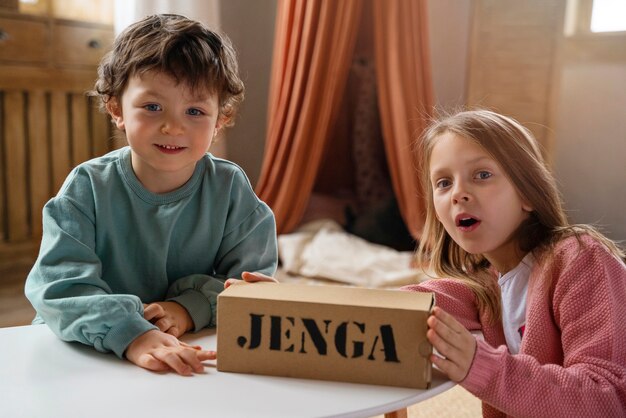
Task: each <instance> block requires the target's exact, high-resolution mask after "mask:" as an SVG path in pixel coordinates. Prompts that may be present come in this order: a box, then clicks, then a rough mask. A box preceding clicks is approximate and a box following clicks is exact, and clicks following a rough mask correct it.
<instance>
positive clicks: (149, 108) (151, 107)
mask: <svg viewBox="0 0 626 418" xmlns="http://www.w3.org/2000/svg"><path fill="white" fill-rule="evenodd" d="M143 108H144V109H146V110H147V111H148V112H158V111H159V110H161V106H159V105H158V104H154V103H150V104H147V105H145V106H144V107H143Z"/></svg>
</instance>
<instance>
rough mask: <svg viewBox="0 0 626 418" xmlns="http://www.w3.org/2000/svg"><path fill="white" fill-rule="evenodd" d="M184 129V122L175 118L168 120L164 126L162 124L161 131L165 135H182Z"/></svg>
mask: <svg viewBox="0 0 626 418" xmlns="http://www.w3.org/2000/svg"><path fill="white" fill-rule="evenodd" d="M184 130H185V129H184V127H183V124H182V123H180V122H179V121H177V120H176V119H174V118H172V119H168V120H166V121H165V123H163V126H161V133H162V134H163V135H171V136H176V135H181V134H182V133H183V132H184Z"/></svg>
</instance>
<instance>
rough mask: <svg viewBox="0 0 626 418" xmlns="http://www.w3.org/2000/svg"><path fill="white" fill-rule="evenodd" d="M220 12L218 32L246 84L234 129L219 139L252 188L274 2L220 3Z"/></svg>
mask: <svg viewBox="0 0 626 418" xmlns="http://www.w3.org/2000/svg"><path fill="white" fill-rule="evenodd" d="M220 12H221V15H220V19H221V26H222V30H223V31H224V32H225V33H226V34H228V36H229V37H230V39H231V40H232V42H233V44H234V45H235V48H236V50H237V53H238V54H239V65H240V72H241V76H242V79H243V81H244V83H245V85H246V93H245V99H244V101H243V104H242V106H241V108H240V110H239V115H238V116H237V119H236V121H235V122H236V123H235V126H234V127H232V128H229V129H228V130H227V131H226V133H225V135H226V138H225V139H223V140H225V142H226V148H227V157H228V159H229V160H231V161H233V162H235V163H237V164H239V165H240V166H241V167H242V168H243V169H244V170H245V171H246V174H247V175H248V177H249V178H250V182H251V183H252V185H253V186H254V185H255V184H256V182H257V180H258V178H259V173H260V171H261V163H262V161H263V151H264V148H265V129H266V126H267V96H268V91H269V79H270V70H271V65H272V49H273V43H274V20H275V17H276V0H254V1H250V0H222V1H221V5H220Z"/></svg>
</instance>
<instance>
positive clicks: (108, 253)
mask: <svg viewBox="0 0 626 418" xmlns="http://www.w3.org/2000/svg"><path fill="white" fill-rule="evenodd" d="M276 265H277V247H276V226H275V222H274V215H273V214H272V211H271V210H270V208H269V207H268V206H267V205H266V204H265V203H263V202H262V201H261V200H259V198H258V197H257V196H256V195H255V194H254V191H253V190H252V187H251V186H250V182H249V181H248V179H247V177H246V176H245V174H244V173H243V171H242V170H241V168H239V167H238V166H237V165H235V164H233V163H231V162H229V161H225V160H222V159H218V158H215V157H213V156H212V155H211V154H206V155H205V156H204V157H203V158H202V159H201V160H200V161H199V162H198V163H197V164H196V169H195V171H194V173H193V175H192V177H191V179H189V181H188V182H187V183H185V184H184V185H183V186H182V187H180V188H179V189H177V190H175V191H173V192H170V193H166V194H154V193H151V192H149V191H148V190H146V189H145V188H144V187H143V186H142V185H141V183H140V182H139V180H138V179H137V177H136V176H135V174H134V172H133V170H132V167H131V162H130V148H128V147H125V148H122V149H119V150H116V151H113V152H111V153H109V154H107V155H105V156H103V157H100V158H96V159H93V160H91V161H87V162H85V163H83V164H81V165H79V166H78V167H76V168H75V169H73V170H72V172H71V173H70V174H69V176H68V177H67V179H66V180H65V183H64V184H63V186H62V187H61V190H60V191H59V193H58V194H57V196H55V197H54V198H52V199H51V200H50V201H49V202H48V203H47V204H46V205H45V207H44V210H43V239H42V242H41V249H40V252H39V257H38V258H37V261H36V262H35V265H34V266H33V269H32V270H31V272H30V273H29V275H28V278H27V280H26V287H25V293H26V296H27V297H28V299H29V300H30V302H31V303H32V305H33V307H34V308H35V310H36V311H37V316H36V317H35V319H34V320H33V323H44V322H45V323H46V324H48V326H49V327H50V328H51V329H52V331H53V332H54V333H55V334H57V335H58V336H59V337H60V338H61V339H63V340H66V341H79V342H81V343H83V344H87V345H91V346H94V347H95V348H96V349H97V350H98V351H103V352H109V351H113V352H114V353H115V354H116V355H118V356H119V357H122V356H123V355H124V352H125V350H126V348H127V346H128V345H129V344H130V343H131V342H132V341H133V340H134V339H135V338H137V337H138V336H139V335H141V334H143V333H144V332H146V331H148V330H151V329H156V327H155V326H154V325H153V324H151V323H150V322H148V321H146V320H145V319H144V318H143V303H151V302H157V301H163V300H170V301H176V302H178V303H180V304H181V305H182V306H184V307H185V308H186V309H187V311H188V312H189V314H190V316H191V318H192V319H193V322H194V326H195V330H196V331H197V330H199V329H201V328H204V327H207V326H209V327H212V326H215V323H216V303H217V295H218V294H219V293H220V292H221V291H222V290H223V288H224V280H225V279H227V278H231V277H232V278H241V273H242V272H243V271H258V272H261V273H265V274H268V275H272V274H274V272H275V270H276Z"/></svg>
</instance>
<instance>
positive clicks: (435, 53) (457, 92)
mask: <svg viewBox="0 0 626 418" xmlns="http://www.w3.org/2000/svg"><path fill="white" fill-rule="evenodd" d="M471 6H472V2H471V1H466V0H429V1H428V22H429V35H430V48H431V59H432V71H433V86H434V90H435V98H436V102H437V106H438V107H439V108H441V109H446V110H450V109H454V108H456V107H458V106H462V105H464V104H465V99H466V90H467V88H466V82H467V67H468V65H467V58H468V48H469V38H470V26H471V25H470V15H471V8H472V7H471Z"/></svg>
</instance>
